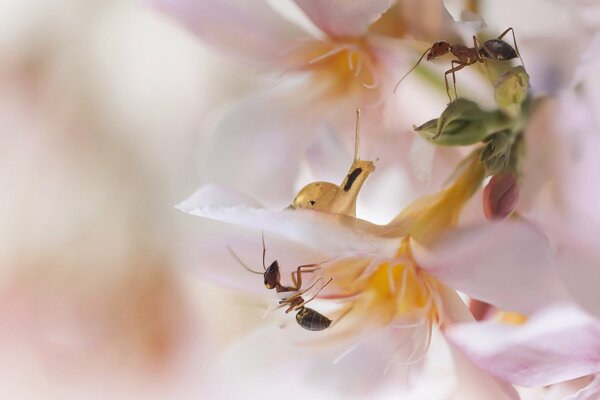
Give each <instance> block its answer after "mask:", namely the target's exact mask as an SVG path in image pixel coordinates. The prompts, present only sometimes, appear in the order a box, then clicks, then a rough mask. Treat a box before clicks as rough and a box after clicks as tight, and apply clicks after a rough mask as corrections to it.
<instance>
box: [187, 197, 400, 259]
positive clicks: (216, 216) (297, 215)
mask: <svg viewBox="0 0 600 400" xmlns="http://www.w3.org/2000/svg"><path fill="white" fill-rule="evenodd" d="M217 199H218V200H219V201H222V202H223V204H226V206H221V205H218V204H217V203H216V200H217ZM236 201H239V203H236ZM256 204H257V203H256V202H255V201H252V200H250V199H248V197H247V196H245V195H242V194H239V193H236V192H235V191H233V190H230V189H224V188H222V187H217V186H208V187H203V188H201V189H199V190H198V191H197V192H196V193H194V194H193V195H192V197H190V198H189V199H188V200H186V201H184V202H183V203H181V204H180V205H179V206H177V207H178V208H179V209H180V210H182V211H184V212H187V213H188V214H192V215H197V216H200V217H204V218H210V219H213V220H217V221H221V222H226V223H229V224H234V225H239V226H244V227H248V228H253V229H257V230H262V231H265V232H272V233H276V234H279V235H281V236H283V237H285V238H287V239H289V240H292V241H295V242H297V243H299V244H303V245H306V246H310V247H312V248H314V249H322V250H325V251H328V252H330V253H333V254H336V255H338V256H342V255H344V254H353V253H368V254H373V255H377V254H378V255H390V254H393V252H394V249H395V247H397V244H398V243H397V240H394V239H381V238H378V237H376V236H373V235H369V234H366V233H361V232H360V231H358V230H355V229H352V228H348V227H345V226H343V225H342V224H343V223H345V221H347V220H348V217H343V216H338V215H335V214H329V213H324V212H319V211H312V210H269V209H266V208H262V207H260V206H257V205H256ZM350 221H353V219H351V220H350ZM365 224H367V223H365ZM367 225H368V224H367Z"/></svg>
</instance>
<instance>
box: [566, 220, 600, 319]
mask: <svg viewBox="0 0 600 400" xmlns="http://www.w3.org/2000/svg"><path fill="white" fill-rule="evenodd" d="M560 228H561V229H560V231H559V232H558V233H557V237H556V241H557V253H558V257H559V264H558V266H559V272H560V275H561V278H562V280H563V282H564V284H565V286H566V288H567V290H568V291H569V294H570V295H571V296H572V297H573V299H574V300H575V301H577V303H578V304H579V305H580V306H581V307H582V308H583V309H584V310H586V311H588V312H590V313H591V314H593V315H594V316H595V317H596V318H600V296H598V284H599V283H600V249H599V248H598V237H600V236H599V235H600V230H599V229H598V228H596V229H594V228H593V227H592V224H590V223H589V222H588V221H585V220H580V221H578V222H576V223H575V224H574V226H573V227H572V228H571V229H569V228H567V227H566V226H564V225H562V226H561V227H560Z"/></svg>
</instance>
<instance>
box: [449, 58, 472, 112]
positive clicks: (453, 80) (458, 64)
mask: <svg viewBox="0 0 600 400" xmlns="http://www.w3.org/2000/svg"><path fill="white" fill-rule="evenodd" d="M454 64H456V65H457V66H456V67H455V66H454ZM451 65H452V68H450V69H449V70H448V71H446V72H445V73H444V79H445V81H446V92H447V93H448V97H449V98H450V102H452V98H451V97H450V88H449V86H448V74H452V83H453V84H454V97H455V98H458V94H457V93H456V75H454V73H455V72H457V71H460V70H461V69H463V68H464V67H466V66H467V65H470V64H467V63H465V62H463V61H459V60H452V61H451Z"/></svg>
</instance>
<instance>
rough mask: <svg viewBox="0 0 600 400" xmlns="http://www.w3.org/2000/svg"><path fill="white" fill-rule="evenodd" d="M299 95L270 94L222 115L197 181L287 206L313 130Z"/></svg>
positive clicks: (240, 103) (209, 140)
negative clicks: (208, 182) (203, 181)
mask: <svg viewBox="0 0 600 400" xmlns="http://www.w3.org/2000/svg"><path fill="white" fill-rule="evenodd" d="M286 95H287V97H284V96H286ZM304 95H306V93H291V92H289V91H287V92H286V93H281V91H278V89H273V90H270V91H268V92H267V93H261V94H259V95H255V96H251V97H249V98H247V99H244V100H242V101H240V102H238V103H236V104H235V105H233V106H232V107H231V108H229V109H228V110H227V111H226V112H224V113H223V115H221V117H220V118H219V120H218V121H217V122H216V124H215V125H214V127H213V129H212V130H211V131H210V132H209V136H210V138H209V139H208V140H207V143H206V145H205V146H204V154H200V155H199V156H200V157H199V158H200V160H201V161H202V164H201V165H200V172H201V173H202V175H203V176H202V177H203V178H204V179H205V180H206V181H213V182H218V183H221V184H225V185H229V186H232V187H235V188H237V189H239V190H242V191H245V192H247V193H251V194H253V195H254V196H258V197H259V198H260V199H261V200H263V201H264V202H268V203H267V204H268V205H277V206H279V207H285V206H287V205H288V204H289V201H291V199H292V198H293V196H294V195H295V192H294V188H293V185H294V183H295V181H296V178H297V174H298V170H299V168H300V161H301V158H302V156H303V155H304V150H305V147H306V145H307V142H308V141H309V140H310V138H311V136H312V133H313V132H314V130H315V129H314V122H313V121H314V119H313V117H312V116H311V115H312V114H310V113H309V112H304V111H303V107H305V106H306V104H305V102H308V100H306V98H305V97H304ZM290 121H294V123H290ZM341 173H342V174H343V173H344V171H342V172H341Z"/></svg>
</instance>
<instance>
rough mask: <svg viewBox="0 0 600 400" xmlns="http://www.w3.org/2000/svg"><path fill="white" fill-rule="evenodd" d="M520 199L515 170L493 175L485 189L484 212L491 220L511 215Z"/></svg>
mask: <svg viewBox="0 0 600 400" xmlns="http://www.w3.org/2000/svg"><path fill="white" fill-rule="evenodd" d="M518 200H519V185H518V184H517V177H516V176H515V174H514V172H513V171H510V170H506V171H504V172H501V173H500V174H498V175H495V176H493V177H492V179H491V180H490V182H489V183H488V184H487V186H486V187H485V189H484V190H483V212H484V213H485V216H486V218H487V219H489V220H494V219H504V218H506V217H508V216H509V215H510V213H511V212H512V211H513V209H514V208H515V206H516V205H517V201H518Z"/></svg>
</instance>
